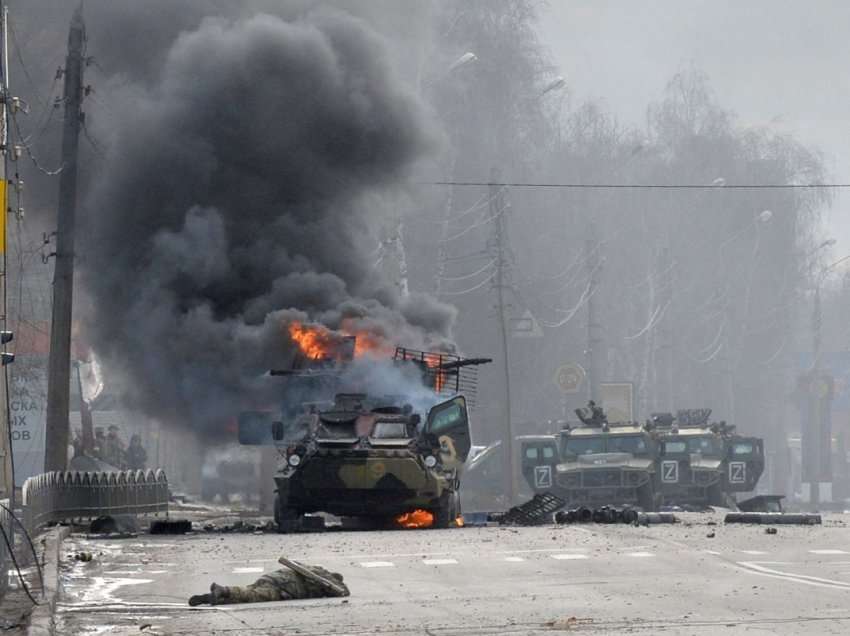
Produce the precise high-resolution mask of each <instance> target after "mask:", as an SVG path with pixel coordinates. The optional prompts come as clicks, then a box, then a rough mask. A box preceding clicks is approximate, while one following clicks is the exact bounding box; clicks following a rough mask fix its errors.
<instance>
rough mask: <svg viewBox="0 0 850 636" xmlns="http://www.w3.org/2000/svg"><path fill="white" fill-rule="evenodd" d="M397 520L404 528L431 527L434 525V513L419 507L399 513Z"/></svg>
mask: <svg viewBox="0 0 850 636" xmlns="http://www.w3.org/2000/svg"><path fill="white" fill-rule="evenodd" d="M395 522H396V524H398V525H399V526H401V527H402V528H430V527H431V526H432V525H434V515H433V513H430V512H428V511H427V510H418V509H417V510H414V511H412V512H405V513H404V514H402V515H399V516H398V517H396V518H395Z"/></svg>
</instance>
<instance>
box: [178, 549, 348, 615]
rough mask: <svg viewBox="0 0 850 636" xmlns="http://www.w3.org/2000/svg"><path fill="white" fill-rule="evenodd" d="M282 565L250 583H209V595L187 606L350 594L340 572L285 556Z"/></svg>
mask: <svg viewBox="0 0 850 636" xmlns="http://www.w3.org/2000/svg"><path fill="white" fill-rule="evenodd" d="M278 562H279V563H280V564H281V565H283V566H284V567H283V568H281V569H280V570H275V571H274V572H270V573H268V574H264V575H263V576H261V577H260V578H259V579H257V580H256V581H254V582H253V583H252V584H251V585H248V586H245V587H241V586H232V587H228V586H223V585H219V584H218V583H213V584H212V585H210V592H209V594H196V595H195V596H192V597H191V598H190V599H189V605H190V606H191V607H196V606H198V605H229V604H233V603H265V602H273V601H289V600H296V599H307V598H323V597H343V596H349V595H350V594H351V593H350V592H349V590H348V587H347V586H346V585H345V583H344V582H343V577H342V575H341V574H338V573H336V572H330V571H328V570H326V569H325V568H323V567H321V566H318V565H303V564H301V563H298V562H297V561H291V560H289V559H287V558H285V557H281V558H280V559H278Z"/></svg>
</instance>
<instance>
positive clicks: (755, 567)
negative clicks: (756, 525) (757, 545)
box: [737, 561, 850, 590]
mask: <svg viewBox="0 0 850 636" xmlns="http://www.w3.org/2000/svg"><path fill="white" fill-rule="evenodd" d="M765 563H767V564H770V565H773V563H771V562H769V561H749V562H748V561H738V563H737V564H738V566H739V567H741V568H743V569H744V570H746V571H749V572H751V573H753V574H761V575H762V576H770V577H773V578H776V579H784V580H786V581H792V582H794V583H803V584H804V585H813V586H815V587H828V588H832V589H840V590H848V589H850V583H847V582H846V581H836V580H835V579H824V578H820V577H817V576H807V575H805V574H796V573H794V572H782V571H781V570H774V569H771V568H766V567H764V564H765ZM789 565H791V564H789Z"/></svg>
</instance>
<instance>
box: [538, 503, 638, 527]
mask: <svg viewBox="0 0 850 636" xmlns="http://www.w3.org/2000/svg"><path fill="white" fill-rule="evenodd" d="M637 519H638V511H637V510H635V509H634V508H614V507H611V506H602V507H601V508H596V509H595V510H591V509H590V508H585V507H581V508H575V509H573V510H561V511H559V512H558V513H556V514H555V522H556V523H561V524H566V523H590V522H593V523H607V524H610V523H628V524H633V523H635V522H637Z"/></svg>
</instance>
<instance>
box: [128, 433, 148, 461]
mask: <svg viewBox="0 0 850 636" xmlns="http://www.w3.org/2000/svg"><path fill="white" fill-rule="evenodd" d="M147 462H148V453H147V451H145V447H144V446H142V438H141V437H139V435H138V433H136V434H134V435H133V436H132V437H131V438H130V446H129V447H127V468H129V469H130V470H144V468H145V464H147Z"/></svg>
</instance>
